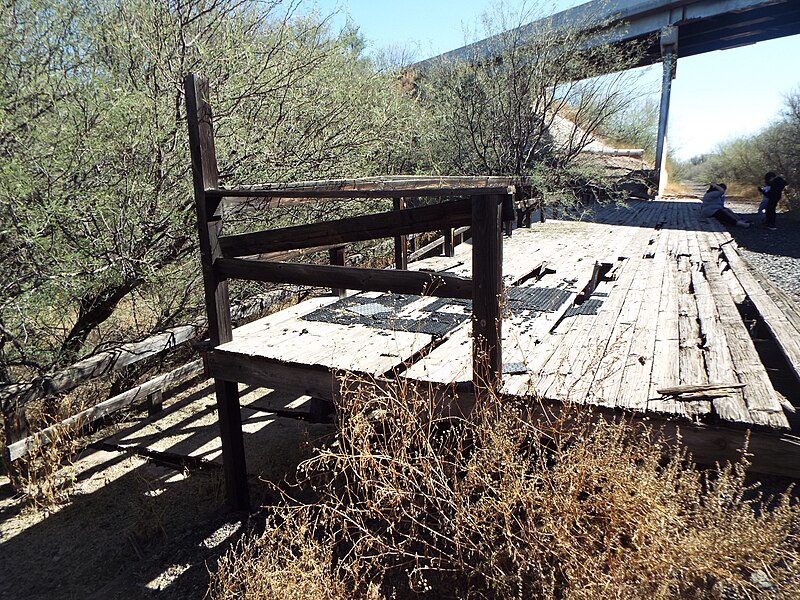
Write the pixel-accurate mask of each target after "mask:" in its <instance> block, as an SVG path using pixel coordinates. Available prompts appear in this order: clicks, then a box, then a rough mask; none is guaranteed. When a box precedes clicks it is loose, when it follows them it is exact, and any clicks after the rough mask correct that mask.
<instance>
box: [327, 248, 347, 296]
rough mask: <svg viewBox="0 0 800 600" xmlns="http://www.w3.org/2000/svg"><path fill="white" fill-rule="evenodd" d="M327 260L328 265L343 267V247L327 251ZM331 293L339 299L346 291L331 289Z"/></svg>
mask: <svg viewBox="0 0 800 600" xmlns="http://www.w3.org/2000/svg"><path fill="white" fill-rule="evenodd" d="M328 258H329V259H330V264H332V265H337V266H340V267H343V266H344V259H345V256H344V246H339V247H338V248H331V249H330V250H328ZM331 293H332V294H333V295H334V296H337V295H338V296H339V298H344V297H345V296H346V295H347V290H346V289H344V288H331Z"/></svg>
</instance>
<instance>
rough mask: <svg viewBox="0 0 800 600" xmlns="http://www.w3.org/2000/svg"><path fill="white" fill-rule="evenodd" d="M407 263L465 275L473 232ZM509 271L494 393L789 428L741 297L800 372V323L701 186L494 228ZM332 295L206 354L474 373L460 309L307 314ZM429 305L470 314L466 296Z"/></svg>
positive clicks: (461, 377)
mask: <svg viewBox="0 0 800 600" xmlns="http://www.w3.org/2000/svg"><path fill="white" fill-rule="evenodd" d="M408 267H409V269H410V270H415V271H430V272H436V273H446V274H448V275H452V276H461V277H469V275H470V273H471V270H472V255H471V247H470V245H469V244H461V245H459V246H458V247H456V249H455V256H452V257H448V256H438V257H432V258H428V259H425V260H421V261H417V262H414V263H410V264H409V265H408ZM503 284H504V288H505V291H504V294H503V298H502V299H500V301H502V302H503V303H504V319H503V324H502V357H503V373H504V374H503V389H502V391H503V393H506V394H510V395H520V396H522V395H528V394H532V395H534V396H538V397H541V398H547V399H549V400H554V401H561V402H572V403H581V404H590V405H598V406H603V407H611V408H619V409H626V410H632V411H636V412H650V413H659V414H668V415H674V416H680V417H685V418H688V419H692V420H694V421H697V422H705V423H739V424H744V425H759V426H763V427H767V428H773V429H786V428H788V422H787V419H786V416H785V414H784V411H783V408H782V404H781V403H782V398H781V397H780V396H779V394H778V393H777V392H776V391H775V390H774V388H773V386H772V384H771V383H770V379H769V377H768V375H767V371H766V369H765V367H764V365H763V364H762V362H761V360H760V358H759V355H758V353H757V352H756V348H755V346H754V344H753V341H752V339H751V337H750V333H749V331H748V327H747V326H746V324H745V323H744V321H743V320H742V317H741V316H740V313H739V305H741V304H742V302H743V300H745V298H747V299H749V300H750V301H752V302H753V303H754V304H755V306H756V308H757V310H758V312H759V314H760V316H761V318H762V319H763V320H764V321H765V323H766V324H767V328H768V330H769V331H770V332H771V333H772V334H773V335H774V337H776V338H777V339H778V343H779V346H780V348H781V350H782V351H783V353H784V355H785V356H786V357H787V358H788V360H789V362H790V364H791V366H792V369H793V372H794V373H795V375H796V376H798V377H799V378H800V347H798V342H797V339H798V337H797V332H796V329H791V328H790V327H789V321H788V320H787V318H786V317H785V316H784V315H783V312H782V311H781V309H780V308H779V307H777V306H776V305H775V304H774V303H773V301H772V300H770V296H768V295H767V294H766V293H764V290H763V288H762V287H761V286H760V285H759V283H758V280H757V279H756V278H755V277H754V276H753V274H752V273H751V272H750V271H749V270H748V268H747V266H746V265H745V264H744V263H743V261H742V260H741V258H740V257H739V255H738V253H737V252H736V247H735V244H732V243H731V238H730V235H729V234H728V233H727V232H726V231H725V230H724V228H722V227H720V226H719V224H718V223H716V222H713V221H711V220H708V219H704V218H701V217H700V215H699V204H698V202H697V201H696V200H681V199H677V200H670V201H658V202H641V201H636V202H633V203H631V204H629V205H627V206H622V207H620V206H617V207H600V208H598V209H596V210H595V211H594V212H593V213H590V214H586V215H582V216H581V218H580V219H579V220H555V219H553V220H547V221H546V222H545V223H535V224H534V225H533V227H532V228H530V229H517V230H515V231H514V232H513V236H512V237H511V238H507V239H505V241H504V248H503ZM360 296H363V297H365V298H376V297H379V296H381V294H379V293H372V294H361V295H360ZM335 301H336V299H335V298H327V299H316V300H312V301H308V302H306V303H304V304H301V305H299V306H297V307H294V308H293V309H290V310H287V311H283V312H281V313H278V314H276V315H272V316H270V317H267V318H266V319H262V320H260V321H257V322H255V323H252V324H250V325H248V326H246V327H244V328H240V329H239V330H236V331H235V332H234V339H233V341H232V342H229V343H227V344H225V345H223V346H220V347H219V348H217V349H215V350H214V352H213V353H212V354H213V355H216V358H214V357H213V356H212V364H217V365H218V368H222V367H223V366H225V367H227V368H231V369H235V368H239V367H237V363H242V362H245V363H246V362H247V361H248V360H250V359H253V360H255V361H256V362H253V365H257V366H251V367H249V369H250V372H251V373H252V372H254V371H256V370H258V369H261V370H262V371H269V370H270V369H272V371H273V373H274V377H267V376H261V378H260V379H259V377H251V379H257V380H258V381H261V382H266V383H276V381H274V379H275V378H277V377H292V378H294V382H293V383H294V384H295V385H296V384H297V378H298V377H299V378H300V379H305V380H307V381H311V380H313V379H314V377H319V373H320V371H319V369H328V370H339V369H348V370H354V371H357V372H360V373H365V374H370V375H384V374H387V373H393V374H401V376H402V377H405V378H407V379H409V380H413V381H421V382H430V383H435V384H452V383H456V384H458V383H461V384H462V386H463V385H466V384H468V383H469V382H471V381H472V377H473V374H472V354H471V349H472V339H471V335H472V323H471V322H470V319H469V318H468V317H465V318H463V319H461V320H458V319H456V320H453V321H452V327H450V328H449V329H446V330H444V331H439V332H437V333H436V334H435V335H431V334H429V333H424V331H425V329H424V327H423V326H422V325H420V330H419V331H409V330H408V327H406V328H405V329H398V328H395V327H392V325H391V322H390V321H387V320H384V321H381V322H376V323H374V324H364V322H363V321H362V322H360V323H353V324H341V323H325V322H319V321H311V320H306V319H304V314H307V313H310V312H311V311H312V310H315V309H316V308H318V307H320V306H323V305H325V304H330V303H332V302H335ZM456 304H457V303H456ZM432 306H433V304H431V299H429V298H420V299H417V300H414V301H413V302H411V303H410V304H408V305H407V306H405V307H404V308H403V311H404V312H403V313H402V315H399V316H398V319H399V318H400V317H402V319H404V321H403V322H404V323H408V322H409V320H412V321H413V320H415V319H417V320H418V321H419V322H420V323H422V322H423V321H424V320H425V319H431V318H434V319H435V314H436V311H434V310H433V309H431V307H432ZM436 306H437V308H436V310H438V311H444V312H447V311H450V312H451V313H452V312H454V311H455V312H458V311H463V312H464V314H466V315H468V314H469V309H468V307H466V306H465V305H464V304H463V303H462V304H461V305H456V306H449V305H448V304H447V302H442V301H439V303H438V304H437V305H436ZM432 315H434V316H433V317H432ZM444 322H448V321H447V320H445V321H444ZM788 329H791V331H788ZM259 361H260V362H259ZM287 366H288V367H290V368H289V369H288V370H287V368H288V367H287ZM304 366H305V367H307V368H308V371H307V374H308V375H307V376H306V375H303V373H304V371H303V367H304ZM307 381H306V384H307V385H306V387H308V383H307ZM328 385H330V384H329V383H328ZM324 386H325V383H324V380H323V382H322V383H320V384H319V385H318V386H317V387H313V386H312V390H313V391H316V392H319V393H323V392H324Z"/></svg>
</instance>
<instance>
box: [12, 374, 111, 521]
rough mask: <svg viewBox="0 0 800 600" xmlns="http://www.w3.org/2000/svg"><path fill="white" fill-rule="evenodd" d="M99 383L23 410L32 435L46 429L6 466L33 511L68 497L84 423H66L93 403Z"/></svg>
mask: <svg viewBox="0 0 800 600" xmlns="http://www.w3.org/2000/svg"><path fill="white" fill-rule="evenodd" d="M99 385H100V384H99V383H95V384H93V385H91V384H90V385H87V386H83V387H82V388H80V389H78V390H74V391H73V392H71V393H69V394H66V395H65V396H63V397H60V398H53V397H51V398H45V399H42V400H40V401H37V402H33V403H31V405H30V406H28V407H26V416H27V421H28V423H29V426H30V428H31V433H30V435H31V436H34V435H35V434H36V432H41V431H45V430H47V434H46V435H44V436H42V437H41V438H40V441H37V442H35V443H33V444H32V445H31V446H30V450H29V451H28V453H27V454H26V455H25V456H23V457H22V458H20V459H18V460H16V461H14V463H12V464H11V465H9V475H10V476H11V478H12V481H13V484H14V487H15V488H16V489H17V490H18V491H19V493H20V494H21V495H22V497H23V499H24V501H25V502H26V503H27V504H28V505H29V506H31V507H33V508H34V509H36V510H43V511H49V510H52V509H53V508H55V507H57V506H59V505H61V504H63V503H64V502H66V501H67V500H68V498H69V494H70V490H71V488H72V486H73V484H74V483H75V481H76V473H75V469H74V468H73V461H74V459H75V457H76V456H77V454H78V452H80V450H81V449H82V448H83V447H84V446H85V445H86V439H85V437H84V433H85V432H84V424H83V423H69V422H66V423H65V422H64V421H67V419H69V418H70V417H71V416H72V415H75V414H77V413H79V412H81V411H82V410H83V409H84V408H86V407H87V406H89V404H90V403H92V402H93V398H94V397H95V396H96V394H97V393H98V387H99Z"/></svg>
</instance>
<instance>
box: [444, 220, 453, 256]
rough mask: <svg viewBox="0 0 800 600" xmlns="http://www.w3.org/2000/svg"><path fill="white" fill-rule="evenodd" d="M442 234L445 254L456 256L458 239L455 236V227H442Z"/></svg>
mask: <svg viewBox="0 0 800 600" xmlns="http://www.w3.org/2000/svg"><path fill="white" fill-rule="evenodd" d="M442 235H443V236H444V255H445V256H450V257H452V256H455V255H456V241H455V238H454V237H453V228H452V227H447V228H446V229H442Z"/></svg>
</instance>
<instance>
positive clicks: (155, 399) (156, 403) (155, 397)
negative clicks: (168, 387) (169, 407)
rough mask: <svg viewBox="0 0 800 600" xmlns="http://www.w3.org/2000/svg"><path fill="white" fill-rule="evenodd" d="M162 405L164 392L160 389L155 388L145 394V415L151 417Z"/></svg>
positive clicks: (159, 410)
mask: <svg viewBox="0 0 800 600" xmlns="http://www.w3.org/2000/svg"><path fill="white" fill-rule="evenodd" d="M163 405H164V394H163V392H162V391H161V390H156V391H155V392H151V393H149V394H147V416H148V417H153V416H155V415H157V414H158V413H160V412H161V409H162V408H163Z"/></svg>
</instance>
